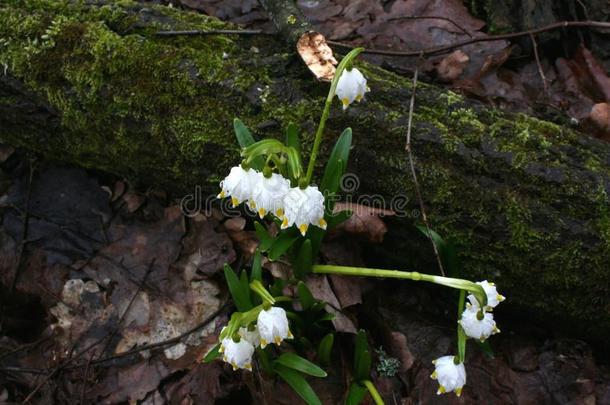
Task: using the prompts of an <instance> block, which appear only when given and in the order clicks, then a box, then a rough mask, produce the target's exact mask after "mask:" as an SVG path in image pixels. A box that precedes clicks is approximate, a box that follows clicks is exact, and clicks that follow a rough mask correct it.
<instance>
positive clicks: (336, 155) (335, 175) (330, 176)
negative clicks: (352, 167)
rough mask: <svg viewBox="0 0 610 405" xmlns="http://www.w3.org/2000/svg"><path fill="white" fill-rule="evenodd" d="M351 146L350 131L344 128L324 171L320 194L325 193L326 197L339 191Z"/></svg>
mask: <svg viewBox="0 0 610 405" xmlns="http://www.w3.org/2000/svg"><path fill="white" fill-rule="evenodd" d="M351 146H352V129H351V128H346V129H345V130H344V131H343V133H342V134H341V136H339V139H338V140H337V143H335V147H334V148H333V151H332V152H331V154H330V157H329V159H328V163H327V164H326V168H325V169H324V175H323V176H322V181H321V182H320V191H322V193H324V192H326V194H327V195H328V194H329V193H336V192H337V191H338V190H339V183H340V181H341V177H342V176H343V173H344V172H345V166H346V165H347V161H348V159H349V151H350V148H351Z"/></svg>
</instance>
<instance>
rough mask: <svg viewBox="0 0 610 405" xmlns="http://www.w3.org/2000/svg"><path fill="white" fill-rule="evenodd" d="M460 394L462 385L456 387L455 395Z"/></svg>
mask: <svg viewBox="0 0 610 405" xmlns="http://www.w3.org/2000/svg"><path fill="white" fill-rule="evenodd" d="M460 395H462V387H460V388H456V389H455V396H457V397H459V396H460Z"/></svg>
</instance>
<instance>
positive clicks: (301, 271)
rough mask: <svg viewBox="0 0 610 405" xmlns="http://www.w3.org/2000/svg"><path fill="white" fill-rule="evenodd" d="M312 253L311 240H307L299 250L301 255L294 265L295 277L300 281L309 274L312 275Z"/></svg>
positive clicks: (298, 255)
mask: <svg viewBox="0 0 610 405" xmlns="http://www.w3.org/2000/svg"><path fill="white" fill-rule="evenodd" d="M312 253H313V252H312V251H311V240H309V239H305V241H303V243H302V244H301V247H300V248H299V253H298V254H297V258H296V260H295V261H294V265H293V269H294V275H295V277H296V278H298V279H299V280H302V279H303V278H305V276H306V275H307V274H309V273H311V266H312V265H313V254H312Z"/></svg>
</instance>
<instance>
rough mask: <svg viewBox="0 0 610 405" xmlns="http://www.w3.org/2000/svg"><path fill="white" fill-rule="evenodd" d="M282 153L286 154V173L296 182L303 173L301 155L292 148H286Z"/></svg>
mask: <svg viewBox="0 0 610 405" xmlns="http://www.w3.org/2000/svg"><path fill="white" fill-rule="evenodd" d="M284 152H285V153H286V157H287V159H288V169H289V171H288V173H289V174H290V177H291V178H292V179H293V180H298V179H299V177H301V174H302V172H303V168H302V164H301V155H300V154H299V152H298V151H297V150H296V149H295V148H293V147H292V146H287V147H286V148H285V149H284Z"/></svg>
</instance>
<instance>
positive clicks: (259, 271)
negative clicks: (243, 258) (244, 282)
mask: <svg viewBox="0 0 610 405" xmlns="http://www.w3.org/2000/svg"><path fill="white" fill-rule="evenodd" d="M257 223H258V222H257ZM262 257H263V255H262V254H261V251H260V249H256V252H254V258H253V259H252V273H251V274H250V281H254V280H258V281H263V267H262V266H261V260H262Z"/></svg>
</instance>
